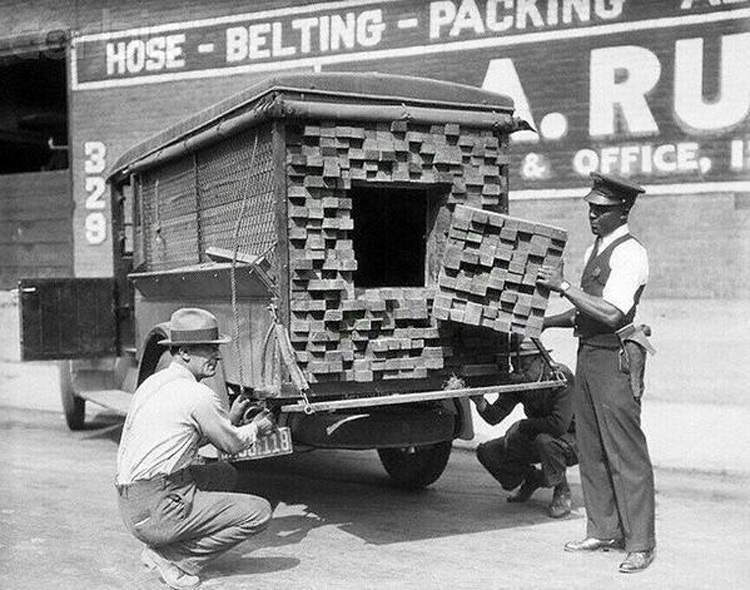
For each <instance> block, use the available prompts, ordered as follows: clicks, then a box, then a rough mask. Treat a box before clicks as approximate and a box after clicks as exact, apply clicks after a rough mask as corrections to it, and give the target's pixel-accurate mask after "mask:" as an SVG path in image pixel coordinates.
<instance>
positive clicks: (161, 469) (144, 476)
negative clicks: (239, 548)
mask: <svg viewBox="0 0 750 590" xmlns="http://www.w3.org/2000/svg"><path fill="white" fill-rule="evenodd" d="M227 342H229V338H227V337H226V336H224V335H221V334H219V329H218V323H217V321H216V318H215V317H214V316H213V315H212V314H210V313H209V312H207V311H205V310H203V309H193V308H184V309H179V310H177V311H176V312H174V314H172V318H171V320H170V324H169V338H167V339H166V340H162V341H161V342H160V344H163V345H165V346H169V348H170V352H171V354H172V363H171V364H170V365H169V366H168V367H167V368H165V369H163V370H161V371H158V372H157V373H155V374H154V375H152V376H151V377H149V378H148V379H146V380H145V381H144V382H143V383H142V384H141V385H140V386H139V387H138V389H137V390H136V392H135V394H134V395H133V400H132V402H131V405H130V411H129V412H128V416H127V418H126V420H125V426H124V428H123V433H122V439H121V441H120V448H119V451H118V454H117V476H116V482H115V483H116V488H117V492H118V503H119V508H120V514H121V516H122V518H123V521H124V522H125V525H126V526H127V528H128V529H129V530H130V532H131V533H132V534H133V535H134V536H135V537H136V538H137V539H138V540H139V541H141V542H143V543H144V544H145V547H144V549H143V552H142V553H141V560H142V561H143V563H144V565H145V566H146V567H148V568H149V569H151V570H155V571H156V572H157V573H158V574H159V576H160V577H161V579H162V581H163V582H164V583H165V584H167V585H168V586H169V587H170V588H177V589H184V588H196V587H197V586H198V585H199V584H200V578H199V577H198V573H199V572H200V571H201V569H202V568H203V566H205V565H206V563H207V562H208V561H209V560H211V559H213V558H214V557H216V556H218V555H219V554H221V553H223V552H224V551H227V550H228V549H230V548H232V547H234V546H235V545H237V544H239V543H241V542H242V541H244V540H245V539H247V538H248V537H250V536H252V535H255V534H257V533H259V532H261V531H263V530H264V529H265V528H267V527H268V524H269V522H270V520H271V506H270V504H269V503H268V502H267V501H266V500H265V499H264V498H260V497H257V496H252V495H249V494H238V493H232V490H233V489H234V487H235V484H236V482H237V473H236V471H235V469H234V468H233V467H232V466H231V465H229V464H228V463H215V464H209V465H200V464H198V448H199V446H201V445H202V444H205V442H206V441H208V442H211V443H213V444H214V445H215V446H216V447H218V448H219V449H221V450H223V451H225V452H227V453H236V452H239V451H241V450H244V449H246V448H248V447H250V446H251V445H252V444H253V443H254V442H255V440H256V437H259V436H262V435H263V434H266V433H268V432H270V431H271V430H273V428H274V423H273V421H272V420H271V419H270V417H269V415H268V413H265V414H262V415H259V416H257V417H256V418H255V419H254V420H253V422H251V423H249V424H246V425H243V426H237V425H238V424H240V422H241V421H242V416H243V413H244V411H245V409H246V407H247V404H248V401H247V400H245V399H239V400H236V401H235V403H234V404H232V407H231V409H229V411H227V408H226V406H225V405H224V404H223V403H222V401H221V400H220V399H219V397H218V396H217V395H216V393H214V391H213V390H212V389H211V388H210V387H208V386H207V385H205V384H202V383H201V382H200V381H201V380H202V379H204V378H207V377H212V376H213V375H214V374H215V373H216V366H217V364H218V362H219V360H220V358H221V357H220V355H219V345H220V344H225V343H227Z"/></svg>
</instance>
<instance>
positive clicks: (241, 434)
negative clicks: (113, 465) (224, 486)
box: [116, 362, 257, 484]
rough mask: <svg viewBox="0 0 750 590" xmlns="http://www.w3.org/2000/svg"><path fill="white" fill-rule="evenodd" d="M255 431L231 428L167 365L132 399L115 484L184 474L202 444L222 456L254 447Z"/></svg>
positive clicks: (216, 407) (187, 378)
mask: <svg viewBox="0 0 750 590" xmlns="http://www.w3.org/2000/svg"><path fill="white" fill-rule="evenodd" d="M256 436H257V427H256V426H255V424H247V425H244V426H239V427H235V426H233V425H232V423H231V422H230V420H229V414H228V412H227V410H226V407H225V405H224V404H223V403H222V401H221V399H220V398H219V396H218V395H217V394H216V393H215V392H214V391H213V390H212V389H211V388H210V387H208V386H207V385H204V384H202V383H199V382H198V381H196V379H195V377H194V376H193V374H192V373H191V372H190V371H189V370H188V369H186V368H185V367H183V366H181V365H179V364H177V363H175V362H173V363H172V364H171V365H169V367H167V368H166V369H163V370H161V371H159V372H157V373H154V374H153V375H151V377H149V378H148V379H146V380H145V381H144V382H143V383H142V384H141V385H140V386H139V387H138V389H137V390H136V392H135V394H133V400H132V402H131V404H130V410H129V411H128V416H127V418H126V419H125V426H124V427H123V431H122V438H121V440H120V448H119V450H118V452H117V478H116V479H117V483H118V484H128V483H132V482H134V481H136V480H139V479H150V478H152V477H154V476H157V475H166V474H169V473H174V472H175V471H179V470H180V469H184V468H185V467H188V466H189V465H191V464H193V463H195V462H196V459H197V456H198V448H199V446H201V445H202V444H203V443H204V442H205V441H206V440H208V441H209V442H211V443H213V444H214V445H215V446H216V447H218V448H219V449H221V450H223V451H225V452H227V453H236V452H239V451H241V450H243V449H246V448H247V447H249V446H251V445H252V444H253V443H254V442H255V438H256Z"/></svg>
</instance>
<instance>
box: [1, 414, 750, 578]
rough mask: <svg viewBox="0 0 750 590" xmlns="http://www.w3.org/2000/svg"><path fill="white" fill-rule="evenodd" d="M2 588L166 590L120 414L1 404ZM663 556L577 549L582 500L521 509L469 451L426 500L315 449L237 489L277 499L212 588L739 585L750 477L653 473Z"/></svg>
mask: <svg viewBox="0 0 750 590" xmlns="http://www.w3.org/2000/svg"><path fill="white" fill-rule="evenodd" d="M0 432H2V435H0V474H2V475H0V531H1V532H0V588H8V589H13V590H23V589H26V588H29V589H32V588H33V589H35V590H39V589H42V590H44V589H47V588H50V589H55V590H68V589H70V590H73V589H75V590H78V589H80V588H86V589H115V588H120V589H128V590H130V589H139V590H140V589H145V590H149V589H152V588H153V589H158V588H161V587H163V586H161V584H160V583H159V582H158V581H156V579H155V578H154V577H153V576H152V575H151V574H148V573H147V572H145V571H144V570H143V569H142V567H141V566H140V564H139V562H138V559H137V555H138V552H139V550H140V548H139V544H138V543H137V542H136V541H135V540H134V539H133V538H131V537H130V536H129V535H128V533H127V532H126V531H125V529H124V527H123V525H122V524H121V522H120V520H119V516H118V514H117V512H116V502H115V495H114V490H113V488H112V483H111V482H112V476H113V467H114V462H115V454H116V448H117V440H118V437H119V435H120V419H117V418H114V417H111V416H108V415H106V414H98V415H96V416H95V420H94V422H93V424H92V428H91V429H89V430H87V431H85V432H79V433H72V432H69V431H68V430H67V429H66V427H65V425H64V422H63V420H62V417H61V416H60V415H59V414H57V413H54V412H42V411H33V410H22V409H16V408H10V407H3V408H0ZM656 476H657V527H658V530H657V535H658V539H659V549H658V558H657V561H656V562H655V564H654V565H653V566H652V568H650V569H649V570H647V571H646V572H644V573H642V574H637V575H634V576H623V575H622V574H619V573H617V565H618V563H619V562H620V560H621V559H622V554H620V553H610V554H597V555H587V556H579V555H570V554H566V553H565V552H563V551H562V544H563V543H564V542H565V541H566V540H570V539H574V538H579V537H581V535H582V534H583V531H584V522H585V521H584V514H583V510H582V508H581V494H580V486H579V485H578V474H577V471H575V470H572V473H571V480H572V481H573V482H574V485H573V488H574V501H575V503H576V510H575V512H574V514H573V515H571V517H569V518H567V519H564V520H562V521H552V520H550V519H549V518H547V516H546V515H545V512H544V509H545V506H546V504H547V503H548V502H549V499H550V492H549V491H542V492H539V493H538V494H537V496H535V497H534V499H532V501H531V502H530V503H529V504H528V505H526V506H516V505H509V504H507V503H506V502H505V494H504V493H503V492H501V491H500V490H499V489H498V487H497V486H496V485H495V483H494V481H493V480H492V479H491V478H490V477H489V476H488V475H486V474H485V473H484V472H483V471H482V470H481V468H480V467H479V466H478V464H477V463H476V462H475V459H474V456H473V454H471V453H470V452H468V451H456V452H454V453H453V455H452V457H451V460H450V463H449V465H448V469H447V471H446V473H445V474H444V475H443V477H442V478H441V479H440V480H438V482H437V483H436V484H435V485H433V486H432V487H431V488H430V489H429V490H428V491H426V492H424V493H422V494H409V493H403V492H400V491H397V490H395V489H393V488H391V487H390V486H389V483H388V480H387V478H386V476H385V474H384V472H383V470H382V468H381V466H380V464H379V462H378V460H377V456H376V455H375V453H372V452H361V453H354V452H321V451H318V452H315V453H309V454H300V455H295V456H292V457H288V458H282V459H277V460H272V461H266V462H263V463H255V464H252V465H249V466H248V467H247V468H246V469H244V470H243V472H242V479H241V483H242V489H243V491H248V492H253V493H258V494H260V495H263V496H266V497H267V498H269V500H271V502H272V503H273V505H274V506H275V513H274V516H275V518H274V521H273V524H272V525H271V528H270V530H269V531H268V532H267V533H266V534H265V535H264V536H262V537H261V538H259V539H258V540H257V543H253V542H248V543H245V544H243V545H240V546H239V547H238V548H236V549H235V550H233V551H232V552H230V553H229V554H227V555H225V556H223V557H222V558H221V559H220V560H218V561H217V562H216V564H215V565H214V566H212V567H211V568H210V569H208V570H206V572H205V581H204V587H206V588H221V589H226V590H234V589H240V588H259V589H274V590H277V589H280V588H286V589H290V590H297V589H304V590H307V589H321V590H323V589H326V590H328V589H338V588H340V589H359V588H363V589H368V588H373V589H374V588H377V589H378V590H382V589H390V588H394V589H400V588H429V589H433V588H436V589H441V588H449V589H451V590H455V589H464V588H465V589H467V590H468V589H476V588H489V589H497V588H509V589H512V588H522V587H527V588H543V589H546V588H566V589H570V588H639V589H641V588H679V589H686V588H726V589H730V588H740V587H743V586H746V583H747V580H748V579H750V558H749V557H748V551H747V547H748V544H750V512H749V511H748V510H747V506H748V500H750V486H748V484H749V483H750V482H748V480H746V479H742V478H740V477H739V476H732V477H730V476H708V475H700V474H691V475H688V474H685V473H683V472H675V471H657V474H656Z"/></svg>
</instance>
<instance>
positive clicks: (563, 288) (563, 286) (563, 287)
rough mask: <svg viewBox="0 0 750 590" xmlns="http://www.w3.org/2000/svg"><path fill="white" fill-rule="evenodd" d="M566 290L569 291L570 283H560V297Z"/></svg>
mask: <svg viewBox="0 0 750 590" xmlns="http://www.w3.org/2000/svg"><path fill="white" fill-rule="evenodd" d="M568 289H570V283H569V282H568V281H563V282H562V283H560V295H562V294H563V293H565V292H566V291H567V290H568Z"/></svg>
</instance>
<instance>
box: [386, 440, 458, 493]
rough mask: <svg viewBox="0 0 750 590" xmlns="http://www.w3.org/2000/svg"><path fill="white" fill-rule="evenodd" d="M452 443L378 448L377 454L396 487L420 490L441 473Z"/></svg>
mask: <svg viewBox="0 0 750 590" xmlns="http://www.w3.org/2000/svg"><path fill="white" fill-rule="evenodd" d="M452 445H453V441H450V440H448V441H444V442H439V443H437V444H434V445H426V446H422V447H402V448H395V449H378V456H379V457H380V462H381V463H382V464H383V467H385V470H386V471H387V472H388V475H390V477H391V480H392V481H393V483H394V485H395V486H396V487H399V488H402V489H405V490H421V489H423V488H426V487H427V486H428V485H430V484H431V483H433V482H435V481H437V479H438V478H439V477H440V476H441V475H442V473H443V471H444V470H445V466H446V465H447V464H448V458H449V457H450V454H451V448H452Z"/></svg>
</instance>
